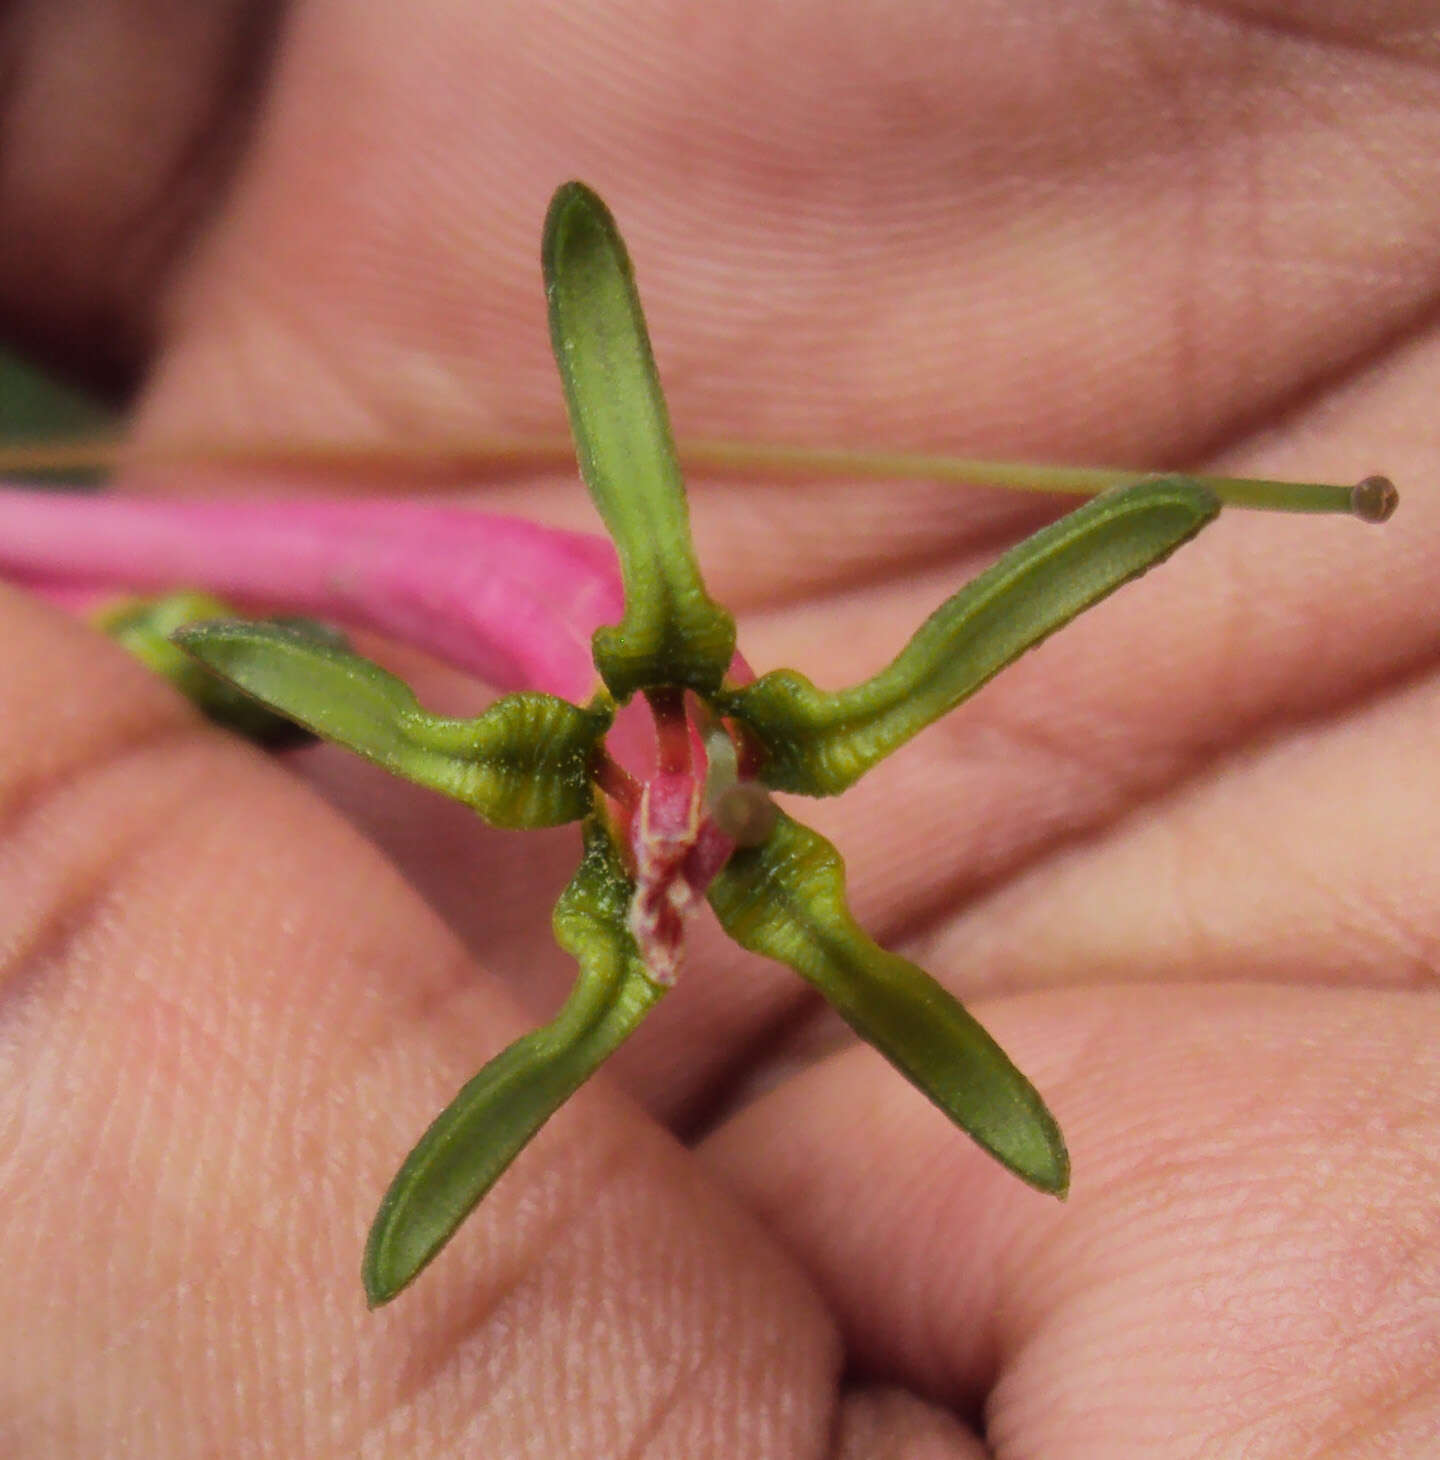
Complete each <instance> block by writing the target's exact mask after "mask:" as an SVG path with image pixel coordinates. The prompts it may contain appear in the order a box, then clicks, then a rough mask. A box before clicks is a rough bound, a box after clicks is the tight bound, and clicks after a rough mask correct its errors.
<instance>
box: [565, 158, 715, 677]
mask: <svg viewBox="0 0 1440 1460" xmlns="http://www.w3.org/2000/svg"><path fill="white" fill-rule="evenodd" d="M542 258H543V264H544V269H545V291H546V296H547V298H548V300H549V305H550V338H551V342H552V344H553V345H554V348H555V360H556V363H557V364H558V365H559V367H560V377H561V380H562V381H563V382H564V385H565V399H566V403H567V405H568V406H569V409H570V426H571V430H572V431H573V432H574V435H575V446H576V450H577V453H578V455H579V458H580V472H581V475H582V476H583V477H584V478H585V483H586V485H587V486H588V487H589V489H590V495H591V497H592V498H593V499H594V502H595V505H596V507H597V508H599V511H600V515H601V517H603V518H604V520H605V526H606V527H607V528H608V529H609V531H610V536H611V537H612V538H613V539H614V542H615V547H616V550H617V552H618V553H619V555H620V570H621V574H622V576H623V577H624V580H625V616H624V618H623V619H622V620H621V622H620V624H619V625H618V626H616V627H613V628H603V629H600V630H598V631H597V632H596V634H595V638H594V648H595V667H596V668H597V669H598V670H599V671H600V674H601V677H602V678H603V679H604V681H605V684H606V686H607V687H608V688H609V690H610V692H611V694H613V695H614V696H615V698H616V699H617V700H622V701H623V700H626V699H628V698H629V697H630V696H631V695H632V694H633V693H634V692H635V691H636V690H637V689H645V688H647V687H648V686H652V685H664V684H673V685H683V686H686V687H688V688H690V689H694V690H698V691H699V692H701V693H702V694H703V693H709V692H710V691H713V690H715V689H716V688H718V687H719V684H720V681H721V679H722V678H723V677H724V675H725V671H726V670H727V669H728V668H729V667H730V660H731V658H732V657H733V656H734V653H735V621H734V619H732V618H731V617H730V615H729V614H728V613H727V612H726V611H725V610H724V609H723V608H721V607H720V606H719V605H718V604H717V603H715V602H713V601H712V600H711V598H710V596H709V594H708V593H707V592H706V591H705V585H704V583H703V582H702V581H701V577H700V569H699V566H698V564H697V563H696V561H695V552H694V548H693V546H692V544H691V541H690V514H689V510H688V508H687V507H686V505H685V486H684V482H683V481H682V479H681V476H680V467H679V464H678V463H677V461H676V458H675V445H674V440H673V438H672V436H671V433H670V419H669V414H668V412H667V411H666V408H665V397H664V396H663V395H662V394H661V392H660V381H659V377H658V376H657V375H656V373H655V360H654V357H653V355H652V354H651V350H650V338H649V335H648V334H647V333H646V329H645V317H644V315H643V314H642V313H641V309H640V299H639V296H638V295H637V293H636V292H635V280H634V276H633V274H632V272H631V268H630V259H629V256H628V255H627V254H626V252H625V245H624V243H623V242H622V240H621V238H620V234H619V231H618V230H617V228H616V226H615V220H614V219H613V218H612V217H611V216H610V212H609V210H608V209H607V208H606V207H605V204H604V203H602V202H601V201H600V199H599V198H598V197H596V196H595V194H594V193H593V192H591V191H590V189H589V188H587V187H585V186H584V185H583V184H582V183H575V182H572V183H567V184H566V185H565V186H564V187H562V188H561V189H560V190H559V191H558V192H557V193H556V194H555V197H554V198H553V200H552V201H551V203H550V211H549V213H548V215H547V216H546V219H545V237H544V243H543V246H542Z"/></svg>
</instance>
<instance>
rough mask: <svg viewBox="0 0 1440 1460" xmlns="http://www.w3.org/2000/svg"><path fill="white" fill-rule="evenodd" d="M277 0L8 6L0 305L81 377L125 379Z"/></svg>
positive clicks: (245, 100) (235, 144) (188, 234)
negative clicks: (193, 4) (172, 4)
mask: <svg viewBox="0 0 1440 1460" xmlns="http://www.w3.org/2000/svg"><path fill="white" fill-rule="evenodd" d="M283 10H284V7H283V5H281V4H278V3H275V0H263V3H258V4H255V3H247V0H231V3H227V4H217V5H204V6H198V7H193V8H192V7H188V6H182V7H179V8H177V9H173V10H172V9H170V8H169V7H164V6H158V7H139V8H137V7H135V6H130V5H122V4H116V3H113V0H90V3H85V4H78V5H65V6H56V5H47V4H45V3H44V0H35V3H22V4H19V5H13V6H9V7H7V13H6V15H5V19H4V37H3V43H4V55H5V89H4V94H3V97H0V121H3V125H4V131H5V155H4V160H3V164H0V312H3V314H4V318H5V325H6V331H7V334H8V335H9V338H10V339H11V341H12V342H17V341H18V342H20V343H23V344H27V345H29V346H31V347H32V348H34V349H36V350H39V351H41V352H42V353H44V354H45V355H47V356H48V357H49V358H51V359H53V360H55V361H56V362H57V363H59V364H61V365H62V366H65V367H67V368H68V369H70V370H72V371H74V372H76V373H77V374H79V375H80V376H81V377H82V378H87V379H88V380H89V381H90V383H91V384H94V385H102V386H108V387H110V388H112V389H117V390H118V389H123V388H125V387H127V386H129V385H132V384H133V383H134V380H135V378H136V375H137V374H138V372H139V371H140V370H141V368H142V367H143V364H144V362H145V359H146V357H147V355H148V353H149V350H150V349H151V347H152V345H153V341H154V336H155V331H156V318H155V315H156V312H157V310H158V309H160V307H161V302H162V299H163V297H164V295H165V294H166V293H167V292H168V289H169V288H170V286H171V283H172V282H173V273H174V270H175V268H176V266H177V260H178V259H180V258H183V257H184V256H185V253H186V251H187V250H188V248H189V247H190V246H191V244H192V243H193V241H194V238H195V235H196V233H197V231H198V230H199V229H200V228H201V227H202V226H203V224H204V222H205V219H206V215H207V214H208V212H209V210H210V209H211V208H212V207H213V206H214V202H215V198H216V196H217V195H218V194H219V193H220V192H221V191H222V189H223V186H224V184H225V183H226V181H227V180H228V177H229V174H230V172H231V169H232V168H233V167H234V165H235V163H236V160H237V158H238V156H239V153H240V151H241V148H242V147H243V145H244V143H245V141H246V139H247V137H248V131H249V122H250V114H251V110H252V108H253V107H254V105H255V104H256V99H257V96H258V95H259V94H260V93H261V92H262V90H263V87H264V83H265V77H266V73H267V70H268V63H269V58H270V52H271V48H272V45H273V42H274V35H275V31H276V28H277V25H278V23H279V20H280V17H281V15H282V13H283Z"/></svg>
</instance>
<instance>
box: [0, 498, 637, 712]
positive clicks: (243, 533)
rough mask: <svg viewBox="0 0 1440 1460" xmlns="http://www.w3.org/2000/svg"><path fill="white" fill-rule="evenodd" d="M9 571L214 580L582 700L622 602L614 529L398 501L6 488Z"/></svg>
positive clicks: (76, 595) (3, 516)
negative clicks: (597, 643)
mask: <svg viewBox="0 0 1440 1460" xmlns="http://www.w3.org/2000/svg"><path fill="white" fill-rule="evenodd" d="M0 576H3V577H5V578H8V579H11V580H12V581H15V582H17V583H20V584H23V585H28V586H32V587H34V588H36V589H37V590H38V591H40V592H42V593H44V594H45V595H46V596H47V597H50V598H53V599H59V600H60V601H62V602H64V601H69V602H72V603H74V602H81V601H83V600H84V597H85V595H86V594H90V593H93V592H95V591H96V590H102V589H115V590H123V591H128V592H137V591H159V590H169V589H177V588H197V589H204V590H206V591H208V592H211V593H216V594H219V595H222V596H229V597H234V598H237V599H239V600H241V601H242V602H244V603H245V604H246V605H247V607H250V606H254V607H263V608H265V609H266V610H269V611H284V612H293V613H302V614H310V615H313V616H314V617H316V618H322V619H331V620H335V621H338V622H339V623H342V624H346V625H349V626H351V627H354V628H365V629H372V630H374V631H376V632H378V633H381V634H384V635H386V636H388V637H390V638H394V639H397V640H400V641H401V642H403V643H407V644H411V645H413V646H415V647H416V648H419V649H422V650H424V651H426V652H428V653H430V654H433V655H434V656H435V657H436V658H438V659H441V660H443V661H444V662H446V663H448V664H451V665H453V666H454V667H456V668H457V669H462V670H464V671H466V672H468V673H471V674H474V675H476V676H477V677H478V678H480V679H483V680H485V681H486V682H487V683H488V684H491V685H493V686H494V687H495V688H496V689H500V690H519V689H538V690H545V691H547V692H549V693H551V694H556V695H561V696H563V697H564V698H566V699H569V700H574V701H578V702H583V701H584V700H586V699H588V698H589V696H590V695H591V693H592V692H593V690H594V689H595V687H596V685H597V682H598V681H597V676H596V673H595V668H594V665H593V663H592V662H591V656H590V636H591V634H592V633H593V632H594V631H595V629H596V628H597V627H599V626H600V625H601V624H607V623H614V622H617V621H618V620H619V619H620V617H621V614H622V612H623V597H622V590H621V583H620V573H619V568H618V565H617V563H616V559H615V552H614V549H613V548H612V547H611V546H610V544H609V543H608V542H607V541H606V540H605V539H604V538H601V537H596V536H591V535H589V534H586V533H579V532H566V531H562V530H560V529H558V528H553V527H542V526H540V525H539V524H537V523H533V522H526V521H524V520H523V519H520V518H515V517H501V516H496V515H494V514H491V513H485V512H477V511H472V510H470V509H468V508H466V507H461V506H455V505H452V504H447V505H442V506H435V505H431V504H428V503H418V502H409V501H396V500H376V499H362V500H358V501H351V500H314V499H302V500H288V501H276V500H274V499H265V500H256V501H253V502H245V501H225V502H191V501H174V500H170V499H168V498H146V497H138V496H123V495H116V496H96V495H91V494H80V493H73V494H72V493H64V492H51V491H34V490H29V489H26V488H22V487H5V488H3V489H0Z"/></svg>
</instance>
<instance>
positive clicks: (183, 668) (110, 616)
mask: <svg viewBox="0 0 1440 1460" xmlns="http://www.w3.org/2000/svg"><path fill="white" fill-rule="evenodd" d="M234 612H235V610H234V609H233V608H231V607H230V606H229V605H228V604H226V603H223V602H221V600H220V599H218V598H213V597H211V595H210V594H208V593H196V592H189V591H185V592H178V593H167V594H162V595H159V596H157V597H154V598H130V599H126V600H124V601H123V602H121V603H118V604H115V605H113V606H111V607H109V608H106V609H104V610H103V611H102V612H100V613H98V614H97V615H96V617H95V622H96V624H97V626H98V627H99V628H101V629H103V630H104V631H105V633H107V634H109V635H110V637H111V638H112V639H114V640H115V641H116V643H118V644H120V645H121V646H122V647H123V648H125V649H128V650H129V651H130V653H132V654H133V655H134V656H135V657H136V658H137V659H138V660H140V662H141V663H142V664H144V665H146V666H148V667H149V668H150V669H152V670H154V672H155V673H156V674H159V675H161V676H162V677H163V678H165V679H168V680H169V681H170V683H171V684H173V685H174V686H175V688H176V689H177V690H179V691H180V693H181V694H183V695H184V696H185V697H186V698H187V699H188V700H189V701H190V702H191V703H192V704H193V705H194V706H195V707H196V708H197V709H198V710H199V711H200V712H201V713H202V714H204V715H205V716H206V717H207V718H209V719H211V720H213V721H214V722H215V723H216V724H217V725H221V726H223V727H224V728H225V729H227V730H230V731H233V732H234V733H235V734H237V735H243V736H244V737H245V738H246V739H247V740H253V741H255V742H256V744H258V745H264V746H267V747H269V748H271V749H278V748H280V747H283V746H289V745H296V744H300V743H303V742H305V741H308V740H313V739H314V737H313V736H312V735H311V734H310V732H309V731H307V730H304V729H302V728H301V727H300V726H299V725H297V724H296V723H295V722H294V721H293V720H291V719H289V718H288V717H287V716H285V715H278V714H276V713H275V712H274V711H273V710H271V709H269V708H268V707H267V706H265V705H263V704H261V703H260V701H259V700H257V699H255V698H253V697H252V696H251V695H248V694H246V693H245V692H244V691H243V690H240V689H236V687H235V686H234V685H233V684H230V683H228V682H227V681H226V680H223V679H220V678H217V676H215V675H214V674H212V673H210V671H209V670H207V669H205V668H204V666H203V665H201V664H199V663H197V662H196V660H194V659H192V658H191V657H190V655H188V654H186V653H185V652H184V651H183V650H182V649H181V648H180V647H179V646H178V645H177V644H175V643H174V642H173V641H172V636H173V635H174V633H175V632H176V631H177V630H178V629H181V628H184V627H185V626H186V625H187V624H194V623H203V622H205V621H206V620H209V619H217V618H227V617H229V616H231V615H233V613H234ZM295 626H296V627H297V629H299V630H301V631H302V632H308V633H310V634H312V635H314V636H316V637H324V636H326V635H330V640H329V641H330V642H332V643H335V644H337V645H341V646H343V644H344V639H343V638H342V637H340V636H338V635H334V634H333V633H332V631H330V630H328V629H326V628H325V627H324V626H323V625H321V624H318V623H314V622H312V621H308V620H305V621H298V620H297V621H295Z"/></svg>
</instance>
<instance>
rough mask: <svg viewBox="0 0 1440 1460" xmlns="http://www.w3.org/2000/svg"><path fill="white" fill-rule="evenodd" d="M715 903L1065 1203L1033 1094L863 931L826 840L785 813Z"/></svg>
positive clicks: (934, 986) (730, 923)
mask: <svg viewBox="0 0 1440 1460" xmlns="http://www.w3.org/2000/svg"><path fill="white" fill-rule="evenodd" d="M710 902H711V904H712V905H713V906H714V908H715V911H716V913H717V914H718V916H719V918H720V921H721V923H722V924H723V925H724V928H725V931H726V932H727V933H729V934H730V936H731V937H732V938H734V939H735V941H736V942H737V943H739V944H740V945H741V946H742V947H744V948H749V949H750V950H751V951H752V952H755V953H763V954H764V955H765V956H766V957H768V958H774V959H777V960H778V961H779V962H781V963H788V964H789V965H790V967H791V968H793V969H795V971H796V972H797V973H799V974H801V975H803V976H804V977H805V978H807V979H809V980H810V982H811V983H813V984H814V985H815V986H816V987H817V988H818V989H819V990H820V992H821V993H822V994H824V995H825V997H826V999H828V1000H829V1002H830V1003H831V1004H832V1005H833V1006H834V1008H835V1009H836V1011H837V1012H838V1013H839V1014H840V1015H841V1016H842V1017H843V1018H844V1019H845V1021H846V1023H848V1024H849V1025H850V1026H851V1028H853V1029H854V1030H855V1032H856V1033H857V1034H859V1035H860V1037H861V1038H862V1039H866V1040H868V1041H869V1042H870V1043H871V1044H873V1045H874V1046H875V1048H876V1049H878V1050H879V1051H880V1053H881V1054H883V1055H884V1056H885V1058H886V1059H888V1060H889V1061H890V1062H891V1064H893V1065H894V1066H895V1067H896V1068H897V1069H898V1070H899V1071H900V1072H901V1073H902V1074H903V1075H905V1076H906V1078H907V1079H909V1080H910V1081H911V1082H912V1083H913V1084H914V1085H916V1086H918V1087H919V1089H921V1090H922V1091H924V1093H925V1094H926V1095H927V1096H929V1098H930V1099H931V1100H933V1101H934V1102H935V1104H936V1105H938V1106H939V1107H940V1109H941V1110H943V1111H944V1112H945V1113H946V1115H948V1116H949V1117H950V1119H951V1120H953V1121H954V1122H955V1123H956V1125H958V1126H960V1127H961V1129H962V1130H966V1131H968V1132H969V1133H970V1134H971V1135H972V1136H973V1137H974V1138H975V1140H977V1141H978V1142H979V1143H980V1144H981V1145H982V1146H983V1147H984V1148H985V1149H986V1150H987V1151H989V1152H990V1153H991V1154H992V1155H993V1156H995V1157H996V1158H997V1159H999V1160H1000V1161H1002V1162H1003V1163H1004V1164H1005V1165H1006V1166H1008V1167H1009V1168H1010V1169H1011V1170H1012V1171H1013V1172H1015V1174H1016V1175H1017V1176H1021V1177H1023V1178H1024V1179H1025V1180H1026V1181H1028V1182H1029V1183H1030V1184H1031V1185H1032V1186H1036V1187H1039V1188H1040V1190H1041V1191H1047V1192H1053V1193H1055V1194H1056V1195H1064V1193H1065V1191H1066V1189H1067V1187H1068V1186H1069V1183H1070V1162H1069V1158H1068V1157H1067V1155H1066V1152H1065V1142H1064V1139H1063V1137H1062V1136H1061V1134H1060V1128H1059V1126H1057V1125H1056V1123H1055V1117H1054V1116H1053V1115H1051V1114H1050V1112H1049V1110H1047V1109H1046V1107H1045V1102H1044V1101H1043V1100H1042V1099H1041V1098H1040V1096H1039V1094H1038V1093H1037V1092H1036V1090H1035V1087H1034V1086H1033V1085H1032V1084H1031V1083H1030V1082H1029V1080H1027V1079H1026V1078H1025V1076H1024V1075H1022V1074H1021V1073H1020V1071H1019V1070H1017V1069H1016V1068H1015V1066H1014V1065H1013V1064H1012V1063H1011V1061H1010V1058H1009V1056H1008V1055H1007V1054H1006V1053H1005V1051H1004V1050H1002V1049H1001V1048H1000V1046H999V1045H998V1044H996V1043H995V1041H994V1040H993V1039H992V1038H991V1037H990V1036H989V1035H988V1034H987V1033H986V1032H985V1030H984V1029H983V1028H982V1027H981V1026H980V1025H979V1024H978V1023H977V1022H976V1020H975V1019H973V1018H972V1017H971V1016H970V1015H969V1014H967V1013H966V1012H965V1010H964V1009H963V1008H962V1007H961V1006H960V1004H959V1003H958V1002H957V1001H956V1000H955V999H954V998H952V997H951V996H950V994H948V993H946V991H945V990H944V989H943V988H941V986H940V985H939V984H938V983H936V982H935V980H934V979H932V978H931V977H930V976H929V974H927V973H925V972H923V971H922V970H921V969H919V968H917V967H916V966H915V965H914V964H913V963H908V962H906V960H905V959H903V958H900V957H898V956H897V955H896V954H894V953H887V952H886V951H885V950H884V949H883V948H880V947H879V946H878V945H877V944H875V943H874V942H873V941H872V940H871V939H870V938H869V937H868V936H867V935H866V934H865V933H864V932H863V931H862V930H861V929H860V928H859V927H858V926H857V925H856V923H855V920H854V918H853V917H852V916H851V914H850V909H849V907H848V906H847V905H846V902H845V866H844V863H843V862H842V861H841V860H840V854H839V853H838V852H837V851H836V850H835V848H834V847H832V846H831V845H830V843H829V842H827V841H826V840H825V838H824V837H822V836H820V835H819V834H818V833H816V832H813V831H811V830H810V829H809V828H808V827H804V826H801V825H800V824H799V823H798V822H795V821H792V820H791V819H790V818H789V817H788V816H785V815H784V814H783V813H782V814H781V815H780V817H779V819H778V821H777V823H776V827H775V830H774V831H773V832H772V833H771V835H770V837H769V839H768V840H767V841H766V842H764V843H763V845H761V846H758V847H753V848H749V849H747V848H741V849H740V850H739V851H737V852H736V853H735V854H734V855H733V856H732V857H731V858H730V861H729V864H728V865H727V866H726V867H725V869H724V871H722V872H721V873H720V875H719V877H717V878H716V879H715V881H714V882H713V883H712V884H711V887H710Z"/></svg>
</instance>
